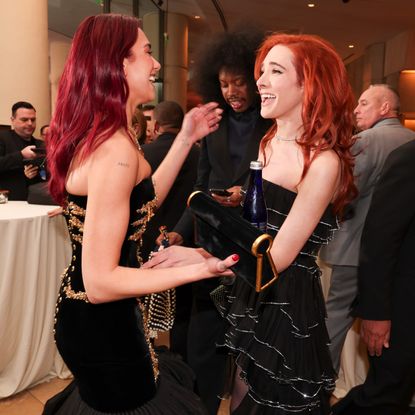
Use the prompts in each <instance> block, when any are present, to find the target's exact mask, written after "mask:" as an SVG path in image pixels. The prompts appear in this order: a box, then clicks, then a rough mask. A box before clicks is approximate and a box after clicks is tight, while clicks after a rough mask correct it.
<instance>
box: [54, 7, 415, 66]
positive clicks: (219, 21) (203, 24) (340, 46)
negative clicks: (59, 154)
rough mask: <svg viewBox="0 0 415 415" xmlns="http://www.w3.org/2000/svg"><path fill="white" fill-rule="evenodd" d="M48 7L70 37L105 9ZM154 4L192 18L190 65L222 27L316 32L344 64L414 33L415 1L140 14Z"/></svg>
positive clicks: (182, 9)
mask: <svg viewBox="0 0 415 415" xmlns="http://www.w3.org/2000/svg"><path fill="white" fill-rule="evenodd" d="M48 3H49V27H50V29H51V30H54V31H57V32H59V33H62V34H65V35H67V36H72V35H73V32H74V30H75V28H76V26H77V25H78V24H79V22H80V21H81V20H82V18H83V17H85V16H87V15H90V14H97V13H100V12H101V11H102V8H101V6H100V5H99V3H100V2H99V1H97V0H71V1H66V0H49V1H48ZM310 3H313V4H314V7H309V6H308V5H309V4H310ZM156 4H158V5H160V7H161V8H162V9H163V10H165V11H169V12H175V13H181V14H185V15H188V16H189V21H190V24H189V58H190V62H191V60H192V54H193V51H194V50H196V49H197V47H198V45H199V44H200V42H201V41H202V40H203V39H204V38H206V37H207V36H209V35H210V34H212V33H215V32H218V31H223V30H224V26H227V27H228V28H229V29H232V28H233V27H236V26H240V25H241V24H246V23H249V24H250V25H255V26H257V27H259V28H261V29H264V30H266V31H289V32H295V33H298V32H301V33H313V34H317V35H320V36H322V37H324V38H326V39H328V40H329V41H331V42H332V43H333V44H334V46H335V47H336V49H337V51H338V52H339V53H340V55H341V56H342V58H343V60H344V61H346V62H349V61H352V60H353V59H355V58H357V57H358V56H359V55H361V54H362V53H363V52H364V50H365V48H366V47H367V46H368V45H371V44H373V43H378V42H384V41H385V40H387V39H390V38H391V37H393V36H395V35H397V34H399V33H401V32H404V31H407V30H411V29H412V30H415V0H348V1H347V0H314V1H313V0H163V1H162V0H154V1H153V0H145V1H144V0H140V15H143V14H144V13H146V12H147V11H154V10H157V7H156ZM131 10H132V1H131V0H112V9H111V11H113V12H117V13H123V12H124V13H129V14H131ZM195 16H199V17H200V18H198V19H196V18H195ZM167 32H168V28H167ZM349 45H354V47H353V48H350V47H349Z"/></svg>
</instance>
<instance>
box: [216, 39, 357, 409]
mask: <svg viewBox="0 0 415 415" xmlns="http://www.w3.org/2000/svg"><path fill="white" fill-rule="evenodd" d="M255 75H256V78H257V86H258V90H259V93H260V96H261V115H262V117H264V118H270V119H273V120H275V123H274V125H273V126H272V127H271V129H270V130H269V131H268V133H267V134H266V135H265V137H264V138H263V140H262V143H261V147H260V154H259V159H260V160H262V161H263V162H264V169H263V179H264V193H265V197H266V203H267V210H268V233H270V234H271V235H273V236H274V243H273V246H272V250H271V254H272V257H273V260H274V262H275V265H276V267H277V269H278V272H279V278H278V280H277V281H276V282H275V283H274V284H273V285H271V286H270V287H269V288H267V289H265V290H264V291H263V292H261V293H259V294H256V293H255V292H254V291H253V289H252V288H251V287H250V286H249V285H247V284H246V283H245V282H244V280H243V279H238V278H236V279H235V283H234V285H233V286H232V291H231V293H230V294H229V296H228V303H227V310H226V315H225V316H226V319H227V321H228V322H229V323H230V324H229V328H228V330H227V333H226V336H225V340H224V344H225V345H226V346H227V347H228V348H230V349H231V351H232V352H233V354H234V356H235V361H236V375H235V378H234V380H235V383H234V387H233V391H232V411H233V414H240V415H252V414H258V415H259V414H261V415H268V414H272V415H274V414H280V415H282V414H284V415H287V414H296V415H298V414H308V415H311V414H314V415H317V414H319V415H321V414H328V413H329V396H330V393H331V391H332V389H333V388H334V381H335V372H334V370H333V367H332V363H331V359H330V354H329V350H328V346H327V345H328V342H329V338H328V335H327V330H326V327H325V321H324V319H325V309H324V300H323V295H322V291H321V287H320V270H319V268H318V266H317V265H316V262H315V259H316V255H317V253H318V250H319V248H320V246H321V245H322V244H326V243H327V242H328V241H329V239H330V238H331V236H332V233H333V231H334V230H335V229H336V228H337V218H338V217H340V218H341V216H342V212H343V209H344V207H345V205H346V204H347V203H348V202H350V200H351V199H352V198H353V197H354V195H355V192H356V189H355V186H354V183H353V173H352V169H353V157H352V156H351V153H350V148H351V146H352V144H353V139H352V136H353V118H352V111H353V96H352V91H351V88H350V85H349V82H348V78H347V74H346V70H345V67H344V65H343V62H342V60H341V58H340V57H339V56H338V54H337V53H336V52H335V50H334V48H333V47H332V46H331V45H330V44H329V43H328V42H326V41H325V40H323V39H321V38H319V37H317V36H311V35H289V34H273V35H271V36H269V37H268V38H267V39H266V40H265V41H264V43H263V44H262V46H261V48H260V49H259V52H258V55H257V60H256V66H255Z"/></svg>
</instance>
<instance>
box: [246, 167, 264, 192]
mask: <svg viewBox="0 0 415 415" xmlns="http://www.w3.org/2000/svg"><path fill="white" fill-rule="evenodd" d="M249 181H250V186H249V187H252V186H254V187H255V188H257V189H262V169H258V170H253V169H251V176H250V180H249Z"/></svg>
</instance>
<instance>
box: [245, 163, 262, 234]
mask: <svg viewBox="0 0 415 415" xmlns="http://www.w3.org/2000/svg"><path fill="white" fill-rule="evenodd" d="M262 168H263V163H262V161H251V164H250V170H251V175H250V177H249V184H248V188H247V190H246V195H245V200H244V204H243V213H242V216H243V218H244V219H246V220H247V221H248V222H250V223H251V224H252V225H253V226H256V227H257V228H258V229H259V230H261V231H262V232H266V231H267V222H268V212H267V206H266V204H265V197H264V191H263V188H262Z"/></svg>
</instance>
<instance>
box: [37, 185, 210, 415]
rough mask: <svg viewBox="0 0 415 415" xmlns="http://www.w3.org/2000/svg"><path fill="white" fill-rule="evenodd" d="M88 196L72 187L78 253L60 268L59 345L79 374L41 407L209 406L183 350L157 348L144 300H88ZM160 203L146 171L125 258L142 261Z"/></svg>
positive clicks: (70, 217) (153, 409)
mask: <svg viewBox="0 0 415 415" xmlns="http://www.w3.org/2000/svg"><path fill="white" fill-rule="evenodd" d="M86 204H87V197H86V196H74V195H68V200H67V206H66V208H65V210H64V216H65V218H66V221H67V224H68V229H69V233H70V237H71V243H72V251H73V255H72V261H71V264H70V265H69V267H68V268H67V269H66V270H65V272H64V273H63V276H62V284H61V289H60V292H59V297H58V301H57V305H56V315H55V341H56V345H57V347H58V350H59V352H60V354H61V355H62V357H63V359H64V361H65V363H66V364H67V366H68V368H69V369H70V370H71V372H72V374H73V375H74V381H73V382H72V383H71V384H70V385H69V386H68V387H67V388H66V389H65V390H63V391H62V392H61V393H59V394H58V395H56V396H54V397H53V398H51V399H50V400H49V401H48V402H47V403H46V405H45V409H44V415H52V414H56V415H81V414H82V415H100V414H124V415H157V414H160V415H161V414H163V415H182V414H185V415H195V414H205V413H206V412H205V410H204V408H203V406H202V404H201V402H200V400H199V398H198V397H197V396H196V395H195V394H194V393H193V392H192V391H191V389H192V387H193V381H194V376H193V372H192V371H191V369H190V368H188V367H187V366H186V365H185V364H184V363H183V362H182V361H181V360H180V359H179V358H177V357H174V356H173V355H171V354H169V353H163V354H160V356H158V355H157V353H156V352H155V351H154V350H153V347H152V344H151V342H150V339H149V335H148V330H146V314H145V310H144V309H143V307H142V306H140V301H137V299H135V298H130V299H124V300H120V301H113V302H108V303H103V304H91V303H90V302H89V301H88V298H87V295H86V293H85V288H84V285H83V280H82V266H81V256H82V237H83V223H84V217H85V209H86ZM155 207H156V201H155V195H154V189H153V186H152V183H151V180H149V179H146V180H144V181H142V182H140V183H139V184H138V185H137V186H135V187H134V189H133V191H132V193H131V198H130V220H129V226H128V229H127V234H126V237H125V240H124V243H123V246H122V251H121V257H120V261H119V263H120V265H122V266H129V267H138V266H139V264H140V262H141V261H142V259H141V257H140V254H141V252H140V249H141V245H142V235H143V233H144V232H145V230H146V225H147V223H148V221H149V220H150V219H151V217H152V216H153V214H154V210H155ZM108 243H111V241H108Z"/></svg>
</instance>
